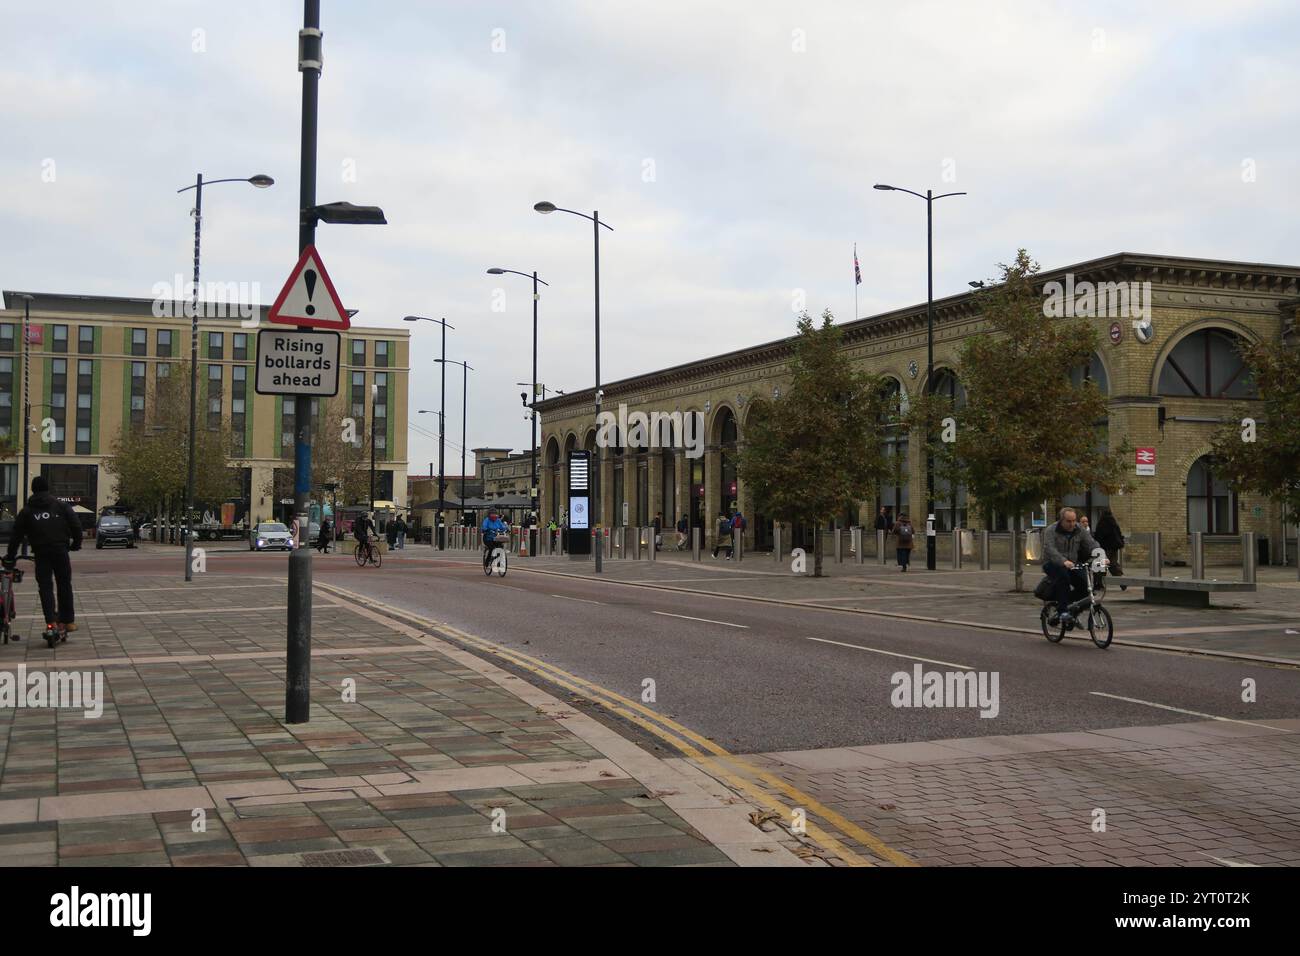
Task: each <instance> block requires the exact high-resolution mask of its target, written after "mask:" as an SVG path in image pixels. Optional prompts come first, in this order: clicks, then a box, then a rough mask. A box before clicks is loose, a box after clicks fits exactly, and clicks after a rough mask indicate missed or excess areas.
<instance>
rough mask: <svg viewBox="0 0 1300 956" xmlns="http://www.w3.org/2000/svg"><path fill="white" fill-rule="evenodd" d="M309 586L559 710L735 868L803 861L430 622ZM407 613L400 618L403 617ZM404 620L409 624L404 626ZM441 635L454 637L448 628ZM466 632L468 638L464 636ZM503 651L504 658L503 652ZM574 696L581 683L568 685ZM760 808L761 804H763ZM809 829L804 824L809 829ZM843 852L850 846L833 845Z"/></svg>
mask: <svg viewBox="0 0 1300 956" xmlns="http://www.w3.org/2000/svg"><path fill="white" fill-rule="evenodd" d="M313 587H315V588H319V589H321V590H325V591H328V592H331V593H334V594H336V595H338V596H341V597H346V598H348V599H350V600H352V601H354V602H356V603H355V604H350V605H348V609H349V610H351V611H352V612H353V613H355V614H359V615H361V616H363V617H367V618H370V619H372V620H374V621H377V622H381V623H383V624H385V625H386V626H388V627H390V628H392V629H393V630H395V631H398V632H399V633H402V634H405V635H406V636H408V637H411V638H413V639H415V640H417V641H419V642H420V643H422V644H424V645H425V646H426V647H430V648H431V649H432V650H435V651H437V652H439V653H441V654H443V655H445V656H447V657H449V658H450V659H452V660H454V661H456V662H457V663H458V664H461V665H463V666H465V667H467V668H469V669H471V670H473V671H474V672H475V673H477V674H479V675H480V676H482V677H486V678H488V679H489V680H491V681H492V682H493V683H495V684H497V685H498V686H500V687H501V688H502V689H504V690H506V691H508V692H510V693H511V694H514V695H515V696H516V697H518V698H520V699H521V700H523V701H524V702H525V703H529V704H532V705H533V706H534V707H537V708H538V710H539V711H541V712H543V713H546V714H548V715H552V716H554V715H556V714H563V717H564V723H565V727H566V728H567V729H568V730H570V731H571V732H573V733H574V734H575V735H576V736H578V737H579V738H581V739H582V740H583V741H584V742H585V743H587V744H589V745H590V746H592V747H593V748H595V749H596V750H597V751H599V752H600V753H602V754H603V755H604V756H605V758H606V759H608V760H610V761H611V762H612V763H614V764H615V765H616V766H618V767H619V768H620V769H621V770H623V771H624V772H625V773H627V774H628V776H629V777H631V778H632V779H634V780H636V781H637V782H638V783H640V784H642V785H643V786H645V787H646V790H647V792H648V793H650V794H651V795H652V796H658V797H659V799H661V800H665V801H667V800H669V799H671V798H676V799H672V802H671V803H666V805H668V806H671V807H672V809H673V812H675V813H676V814H677V815H678V816H680V817H681V818H682V819H683V820H685V821H686V822H687V823H689V824H690V825H691V826H692V827H694V828H695V829H696V830H698V831H699V832H700V833H701V834H702V835H703V836H704V837H705V838H706V839H708V840H709V842H710V843H712V844H713V845H714V846H716V847H718V849H719V850H721V851H722V852H723V853H725V854H726V855H727V856H728V857H729V858H730V859H731V860H732V861H733V862H735V863H736V864H737V865H740V866H781V865H785V866H799V865H801V864H802V865H807V861H805V860H803V859H801V858H800V857H799V856H797V855H796V854H795V853H793V852H792V850H791V849H790V847H791V846H792V845H794V846H797V845H799V844H798V841H797V840H795V838H794V837H792V836H790V835H788V834H787V833H786V832H785V831H784V830H780V829H778V830H775V831H767V830H763V829H761V828H759V827H756V826H754V825H753V824H752V823H751V822H750V818H749V813H750V811H751V810H752V809H754V808H753V807H751V806H748V805H745V804H726V803H722V802H721V801H718V800H716V799H715V798H713V797H711V796H710V795H709V794H708V793H707V792H706V791H705V790H703V789H702V788H700V787H699V785H698V784H697V783H696V782H695V781H694V780H693V779H691V778H690V777H689V776H688V775H687V774H685V773H683V772H682V771H681V770H680V769H678V768H677V767H675V766H673V765H671V764H668V763H666V762H665V761H664V760H662V759H660V758H659V757H656V756H654V755H653V754H650V753H647V752H646V751H644V750H642V749H641V748H640V747H639V746H637V745H636V744H634V743H632V742H631V741H630V740H628V739H626V738H625V737H623V736H622V735H620V734H618V733H617V732H615V731H614V730H612V729H610V728H609V727H606V726H605V725H604V724H602V723H600V721H598V720H596V719H595V718H593V717H590V716H588V715H586V714H582V713H580V712H576V711H574V710H573V709H572V708H571V706H570V705H566V704H565V703H564V702H562V701H560V700H559V699H557V698H556V697H554V696H553V695H551V694H549V693H547V692H546V691H545V690H543V689H541V688H540V687H537V686H535V685H533V684H530V683H528V682H527V681H525V680H522V679H521V678H519V677H517V676H515V675H514V674H511V673H509V672H507V671H505V670H502V669H501V668H499V667H497V666H496V665H495V664H493V663H491V662H490V661H486V660H484V659H483V658H481V657H479V656H477V655H475V654H472V653H470V652H469V651H465V650H462V649H460V648H458V647H455V646H453V645H451V644H449V643H447V642H446V641H444V640H442V639H440V638H438V637H435V636H433V635H431V634H429V633H428V632H427V631H426V630H423V629H422V628H425V627H429V626H431V622H430V623H425V622H419V621H418V619H417V618H415V616H413V615H407V614H404V613H403V612H401V611H396V612H395V611H392V610H390V609H388V608H382V607H381V606H379V605H378V604H377V602H374V601H372V600H370V599H368V598H366V597H365V596H364V595H360V594H356V593H355V592H351V591H348V590H347V589H345V588H340V587H338V586H337V585H329V584H322V583H320V582H314V583H313ZM403 618H405V620H403ZM407 621H410V622H412V623H407ZM437 627H438V629H439V630H440V631H454V629H452V628H450V627H449V626H448V625H445V624H439V625H437ZM447 636H449V637H454V636H456V635H454V634H451V633H449V634H448V635H447ZM465 636H466V637H468V635H465ZM502 656H505V657H507V658H508V657H509V655H508V652H507V653H506V654H503V655H502ZM572 689H573V690H574V692H575V693H579V692H582V688H577V687H575V688H572ZM764 809H766V808H764ZM812 830H813V826H812V825H811V824H810V825H809V831H810V832H811V831H812ZM837 849H838V850H839V851H843V852H844V853H845V854H846V855H848V856H850V857H851V856H852V853H851V851H847V850H846V849H845V848H843V847H838V848H837Z"/></svg>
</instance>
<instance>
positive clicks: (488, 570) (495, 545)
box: [483, 538, 509, 578]
mask: <svg viewBox="0 0 1300 956" xmlns="http://www.w3.org/2000/svg"><path fill="white" fill-rule="evenodd" d="M508 553H509V551H508V549H507V548H506V546H505V544H504V543H503V542H502V541H501V539H500V538H493V539H492V541H491V542H490V543H489V544H488V545H487V547H485V548H484V549H483V573H484V574H486V575H487V576H488V577H492V572H493V571H495V572H496V573H497V576H498V577H502V578H504V577H505V576H506V564H507V559H506V555H507V554H508Z"/></svg>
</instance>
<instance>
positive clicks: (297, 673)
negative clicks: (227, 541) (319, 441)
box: [191, 0, 373, 724]
mask: <svg viewBox="0 0 1300 956" xmlns="http://www.w3.org/2000/svg"><path fill="white" fill-rule="evenodd" d="M321 53H322V51H321V33H320V0H304V2H303V29H302V31H301V32H300V33H299V51H298V70H299V72H301V73H302V140H301V146H300V172H299V176H300V185H299V190H298V207H299V213H298V217H299V218H298V252H299V254H300V255H301V253H302V252H303V250H305V249H306V248H307V247H308V246H310V245H314V244H315V242H316V215H315V213H314V212H312V209H313V207H314V206H315V205H316V125H317V124H316V119H317V100H318V94H319V87H320V70H321ZM293 427H294V446H293V450H294V456H293V510H294V514H295V516H296V517H297V519H298V527H299V528H303V529H305V528H308V527H309V523H308V514H307V501H308V495H309V493H310V491H311V397H310V396H307V395H298V396H296V397H295V398H294V402H293ZM372 445H373V443H372ZM191 451H192V449H191ZM300 537H301V535H300ZM311 587H312V583H311V548H304V547H302V542H301V541H298V542H296V546H295V548H294V549H293V551H291V552H290V553H289V635H288V638H289V640H288V653H287V655H286V661H285V664H286V670H285V679H284V685H285V686H284V719H285V722H286V723H290V724H303V723H306V722H307V721H309V720H310V719H311Z"/></svg>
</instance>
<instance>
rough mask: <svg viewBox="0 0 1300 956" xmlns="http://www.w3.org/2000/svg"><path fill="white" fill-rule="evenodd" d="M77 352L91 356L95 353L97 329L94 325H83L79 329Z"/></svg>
mask: <svg viewBox="0 0 1300 956" xmlns="http://www.w3.org/2000/svg"><path fill="white" fill-rule="evenodd" d="M77 351H78V352H80V353H81V354H83V355H91V354H93V353H94V351H95V327H94V326H93V325H81V326H78V327H77Z"/></svg>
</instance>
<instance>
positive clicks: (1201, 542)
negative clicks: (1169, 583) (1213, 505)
mask: <svg viewBox="0 0 1300 956" xmlns="http://www.w3.org/2000/svg"><path fill="white" fill-rule="evenodd" d="M1189 537H1190V538H1191V542H1190V544H1191V549H1192V577H1193V578H1196V579H1198V580H1199V579H1201V578H1204V577H1205V532H1203V531H1193V532H1192V533H1191V535H1189Z"/></svg>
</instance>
